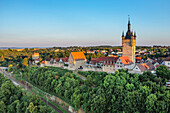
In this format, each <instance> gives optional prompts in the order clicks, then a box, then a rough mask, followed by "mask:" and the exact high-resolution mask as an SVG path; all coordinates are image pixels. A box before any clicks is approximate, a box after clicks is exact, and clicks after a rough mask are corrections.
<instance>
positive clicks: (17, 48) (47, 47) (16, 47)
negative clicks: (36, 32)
mask: <svg viewBox="0 0 170 113" xmlns="http://www.w3.org/2000/svg"><path fill="white" fill-rule="evenodd" d="M8 48H10V49H25V48H50V47H0V49H8Z"/></svg>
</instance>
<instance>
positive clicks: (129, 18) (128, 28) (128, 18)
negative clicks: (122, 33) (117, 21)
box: [128, 15, 130, 30]
mask: <svg viewBox="0 0 170 113" xmlns="http://www.w3.org/2000/svg"><path fill="white" fill-rule="evenodd" d="M128 30H130V15H128Z"/></svg>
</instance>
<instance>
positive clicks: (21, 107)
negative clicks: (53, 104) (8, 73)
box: [0, 73, 55, 113]
mask: <svg viewBox="0 0 170 113" xmlns="http://www.w3.org/2000/svg"><path fill="white" fill-rule="evenodd" d="M0 113H55V111H54V110H52V108H50V107H48V106H46V105H45V103H44V102H42V101H41V99H40V97H39V96H37V95H28V94H27V93H26V91H24V90H22V88H21V87H18V86H14V84H13V83H12V82H11V81H10V80H9V79H7V78H6V77H4V75H3V74H1V73H0Z"/></svg>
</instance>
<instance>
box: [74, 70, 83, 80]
mask: <svg viewBox="0 0 170 113" xmlns="http://www.w3.org/2000/svg"><path fill="white" fill-rule="evenodd" d="M73 73H74V74H76V76H78V77H80V78H81V79H82V80H86V77H84V76H82V75H80V74H78V73H77V71H73Z"/></svg>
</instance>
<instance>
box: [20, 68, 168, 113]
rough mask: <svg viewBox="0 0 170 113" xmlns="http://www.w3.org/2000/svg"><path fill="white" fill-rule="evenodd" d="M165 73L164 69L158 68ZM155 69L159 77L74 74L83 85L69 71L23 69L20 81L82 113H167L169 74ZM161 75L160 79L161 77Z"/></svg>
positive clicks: (125, 74)
mask: <svg viewBox="0 0 170 113" xmlns="http://www.w3.org/2000/svg"><path fill="white" fill-rule="evenodd" d="M161 68H164V69H165V70H166V67H165V66H164V67H161ZM161 68H160V69H159V68H158V69H157V73H158V74H160V76H154V75H153V74H152V73H151V72H150V71H147V72H144V73H143V74H141V75H140V74H131V73H128V71H125V70H119V71H116V73H114V74H110V73H109V74H108V73H105V72H78V73H79V74H82V75H83V76H85V77H86V80H85V81H83V80H81V79H80V78H79V77H77V76H76V75H75V74H74V73H72V72H71V71H69V70H65V69H61V68H56V67H31V68H27V69H25V71H24V72H23V74H22V75H23V78H24V79H25V80H28V81H30V82H31V83H32V84H34V85H36V86H37V87H39V88H40V89H42V90H44V91H46V92H49V93H51V94H54V95H56V96H58V97H60V98H62V99H63V100H65V101H66V102H68V103H70V104H71V105H73V106H74V108H75V109H79V108H82V109H83V110H85V111H86V112H93V113H109V112H110V113H113V112H165V113H168V112H170V110H169V108H170V92H169V90H167V89H166V86H164V83H165V82H166V78H167V75H168V73H170V72H169V70H168V69H167V72H162V71H161ZM162 73H163V74H164V77H163V76H161V75H162Z"/></svg>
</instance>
